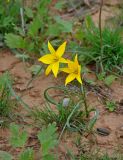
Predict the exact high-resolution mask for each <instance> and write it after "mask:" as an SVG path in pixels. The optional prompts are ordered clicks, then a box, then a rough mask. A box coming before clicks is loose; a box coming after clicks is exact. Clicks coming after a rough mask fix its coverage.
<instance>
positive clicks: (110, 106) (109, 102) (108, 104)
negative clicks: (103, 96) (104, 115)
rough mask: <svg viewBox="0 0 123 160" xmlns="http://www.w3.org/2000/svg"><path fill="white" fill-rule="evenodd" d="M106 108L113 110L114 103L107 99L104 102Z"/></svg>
mask: <svg viewBox="0 0 123 160" xmlns="http://www.w3.org/2000/svg"><path fill="white" fill-rule="evenodd" d="M106 108H107V109H108V110H109V111H110V112H113V111H114V110H115V109H116V103H115V102H113V101H107V102H106Z"/></svg>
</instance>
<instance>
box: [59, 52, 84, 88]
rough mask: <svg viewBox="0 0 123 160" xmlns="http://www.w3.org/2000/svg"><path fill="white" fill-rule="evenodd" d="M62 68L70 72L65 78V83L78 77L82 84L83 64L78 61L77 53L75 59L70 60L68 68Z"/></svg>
mask: <svg viewBox="0 0 123 160" xmlns="http://www.w3.org/2000/svg"><path fill="white" fill-rule="evenodd" d="M60 70H61V71H63V72H66V73H68V74H69V75H68V76H67V78H66V80H65V85H67V84H68V83H70V82H71V81H73V80H74V79H77V81H78V82H79V83H80V84H82V79H81V66H80V65H79V63H78V58H77V55H76V56H75V59H74V61H70V60H68V68H61V69H60Z"/></svg>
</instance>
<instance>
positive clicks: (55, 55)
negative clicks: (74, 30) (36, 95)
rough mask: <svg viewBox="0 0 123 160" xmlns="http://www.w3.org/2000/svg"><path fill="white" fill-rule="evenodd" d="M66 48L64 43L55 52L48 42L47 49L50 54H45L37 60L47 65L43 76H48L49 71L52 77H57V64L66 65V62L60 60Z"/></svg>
mask: <svg viewBox="0 0 123 160" xmlns="http://www.w3.org/2000/svg"><path fill="white" fill-rule="evenodd" d="M65 48H66V42H64V43H63V44H62V45H60V46H59V48H58V49H57V50H56V51H55V49H54V48H53V46H52V45H51V43H50V42H49V41H48V49H49V51H50V54H46V55H44V56H42V57H41V58H39V59H38V60H39V61H40V62H42V63H44V64H48V65H49V66H48V67H47V69H46V71H45V74H46V75H48V74H49V73H50V72H51V71H52V72H53V74H54V76H55V77H57V74H58V71H59V64H60V63H67V60H65V59H64V58H62V56H63V54H64V52H65Z"/></svg>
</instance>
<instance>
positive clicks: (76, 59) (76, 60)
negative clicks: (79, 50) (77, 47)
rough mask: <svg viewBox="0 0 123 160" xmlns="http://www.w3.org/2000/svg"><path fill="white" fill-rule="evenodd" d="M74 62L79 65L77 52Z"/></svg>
mask: <svg viewBox="0 0 123 160" xmlns="http://www.w3.org/2000/svg"><path fill="white" fill-rule="evenodd" d="M74 62H75V63H76V65H79V62H78V56H77V54H76V56H75V59H74Z"/></svg>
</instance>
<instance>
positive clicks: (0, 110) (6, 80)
mask: <svg viewBox="0 0 123 160" xmlns="http://www.w3.org/2000/svg"><path fill="white" fill-rule="evenodd" d="M9 86H12V80H11V77H10V75H9V73H8V72H6V73H4V74H2V75H1V76H0V117H1V120H0V126H2V127H3V126H6V125H7V122H8V120H9V119H12V116H11V115H12V111H13V109H14V107H15V106H16V101H15V100H14V99H12V94H11V91H10V88H9Z"/></svg>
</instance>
